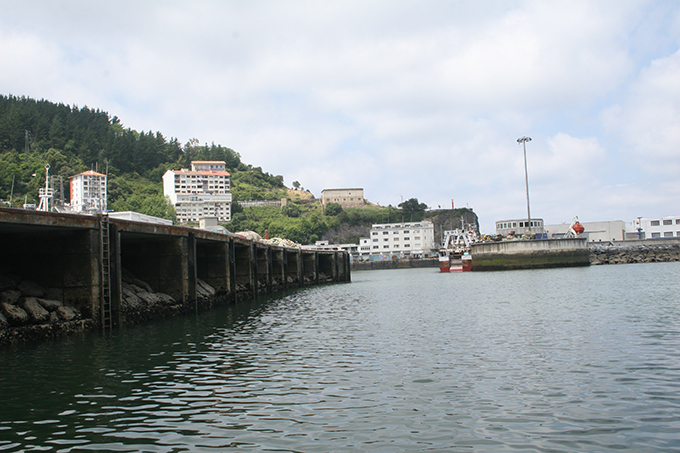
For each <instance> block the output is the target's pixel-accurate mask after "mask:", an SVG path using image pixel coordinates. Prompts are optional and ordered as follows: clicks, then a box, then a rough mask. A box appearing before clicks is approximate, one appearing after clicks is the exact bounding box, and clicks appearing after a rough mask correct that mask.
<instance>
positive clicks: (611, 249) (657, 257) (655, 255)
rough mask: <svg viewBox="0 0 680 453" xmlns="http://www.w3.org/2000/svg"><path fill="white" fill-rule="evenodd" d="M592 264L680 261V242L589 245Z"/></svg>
mask: <svg viewBox="0 0 680 453" xmlns="http://www.w3.org/2000/svg"><path fill="white" fill-rule="evenodd" d="M589 248H590V264H592V265H598V264H631V263H661V262H671V261H680V242H676V241H663V242H661V241H655V240H653V239H652V240H645V241H628V242H626V243H621V244H614V243H612V244H608V245H601V244H592V243H591V244H589Z"/></svg>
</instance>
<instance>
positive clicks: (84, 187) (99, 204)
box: [71, 170, 106, 212]
mask: <svg viewBox="0 0 680 453" xmlns="http://www.w3.org/2000/svg"><path fill="white" fill-rule="evenodd" d="M71 209H72V210H73V211H75V212H102V211H106V175H102V174H101V173H97V172H96V171H92V170H88V171H84V172H82V173H80V174H78V175H75V176H71Z"/></svg>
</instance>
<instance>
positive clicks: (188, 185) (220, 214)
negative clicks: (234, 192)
mask: <svg viewBox="0 0 680 453" xmlns="http://www.w3.org/2000/svg"><path fill="white" fill-rule="evenodd" d="M230 176H231V175H230V174H229V172H227V171H226V163H225V162H224V161H193V162H191V169H186V168H183V169H181V170H179V171H177V170H168V171H167V172H165V174H164V175H163V194H164V195H165V196H166V197H168V198H169V199H170V202H171V203H172V205H173V206H174V207H175V211H176V212H177V221H178V222H179V223H187V222H199V221H200V220H201V219H202V218H204V217H216V218H217V220H218V221H219V222H229V221H231V185H230Z"/></svg>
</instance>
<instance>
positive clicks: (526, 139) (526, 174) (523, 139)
mask: <svg viewBox="0 0 680 453" xmlns="http://www.w3.org/2000/svg"><path fill="white" fill-rule="evenodd" d="M530 141H531V137H520V138H518V139H517V143H521V144H522V145H524V183H525V185H526V188H527V218H528V220H529V232H531V209H529V172H528V171H527V142H530Z"/></svg>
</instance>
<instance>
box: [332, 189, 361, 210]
mask: <svg viewBox="0 0 680 453" xmlns="http://www.w3.org/2000/svg"><path fill="white" fill-rule="evenodd" d="M328 203H337V204H339V205H340V206H342V207H343V208H356V207H360V206H364V205H365V204H366V200H365V199H364V189H324V190H322V191H321V205H322V206H323V207H324V208H325V207H326V206H327V205H328Z"/></svg>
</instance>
